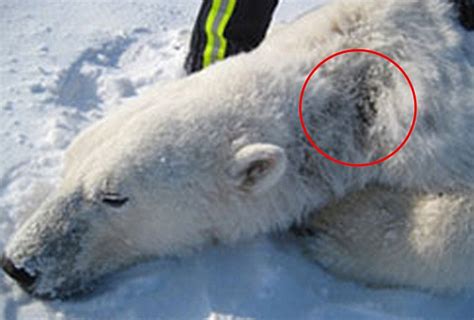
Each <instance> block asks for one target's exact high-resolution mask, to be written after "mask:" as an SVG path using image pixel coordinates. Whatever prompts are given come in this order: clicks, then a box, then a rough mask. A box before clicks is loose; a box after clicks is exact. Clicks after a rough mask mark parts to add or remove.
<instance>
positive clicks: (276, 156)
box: [229, 143, 287, 193]
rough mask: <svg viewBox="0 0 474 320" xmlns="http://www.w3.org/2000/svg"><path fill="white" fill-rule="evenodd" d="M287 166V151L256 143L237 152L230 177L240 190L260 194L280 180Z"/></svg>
mask: <svg viewBox="0 0 474 320" xmlns="http://www.w3.org/2000/svg"><path fill="white" fill-rule="evenodd" d="M286 164H287V158H286V153H285V150H283V149H282V148H280V147H279V146H276V145H273V144H264V143H255V144H251V145H247V146H245V147H243V148H241V149H240V150H239V151H237V153H236V154H235V155H234V157H233V159H232V164H231V167H230V170H229V175H230V179H231V182H232V184H233V185H234V186H235V187H236V188H237V189H238V190H240V191H244V192H251V193H259V192H263V191H266V190H268V189H270V188H271V187H272V186H274V185H275V184H276V183H277V182H278V181H279V180H280V178H281V177H282V175H283V174H284V172H285V170H286Z"/></svg>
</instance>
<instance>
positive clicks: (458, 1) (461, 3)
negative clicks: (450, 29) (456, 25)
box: [453, 0, 474, 31]
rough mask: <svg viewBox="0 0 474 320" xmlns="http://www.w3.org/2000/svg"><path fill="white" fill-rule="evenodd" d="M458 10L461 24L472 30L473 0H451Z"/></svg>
mask: <svg viewBox="0 0 474 320" xmlns="http://www.w3.org/2000/svg"><path fill="white" fill-rule="evenodd" d="M453 2H454V3H455V7H456V9H457V10H458V19H459V22H461V25H462V26H463V27H464V28H466V29H467V30H469V31H472V30H474V0H453Z"/></svg>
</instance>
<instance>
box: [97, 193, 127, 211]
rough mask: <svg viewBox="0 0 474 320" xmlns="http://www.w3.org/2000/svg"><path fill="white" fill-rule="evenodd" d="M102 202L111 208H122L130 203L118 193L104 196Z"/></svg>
mask: <svg viewBox="0 0 474 320" xmlns="http://www.w3.org/2000/svg"><path fill="white" fill-rule="evenodd" d="M102 202H103V203H105V204H107V205H109V206H111V207H114V208H120V207H122V206H123V205H124V204H126V203H127V202H128V198H127V197H123V196H121V195H119V194H116V193H108V194H104V195H103V196H102Z"/></svg>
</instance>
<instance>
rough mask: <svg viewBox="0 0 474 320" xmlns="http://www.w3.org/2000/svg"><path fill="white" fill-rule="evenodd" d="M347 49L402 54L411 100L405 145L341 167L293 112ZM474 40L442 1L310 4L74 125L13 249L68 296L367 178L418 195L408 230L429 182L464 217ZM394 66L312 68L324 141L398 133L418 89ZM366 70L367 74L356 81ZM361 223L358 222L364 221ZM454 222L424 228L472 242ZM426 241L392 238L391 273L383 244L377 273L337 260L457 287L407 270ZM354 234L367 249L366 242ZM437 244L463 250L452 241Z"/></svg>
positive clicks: (358, 59) (338, 151)
mask: <svg viewBox="0 0 474 320" xmlns="http://www.w3.org/2000/svg"><path fill="white" fill-rule="evenodd" d="M349 47H364V48H371V49H374V50H378V51H381V52H383V53H385V54H387V55H389V56H391V57H392V58H393V59H395V60H397V61H398V62H399V63H400V64H401V65H402V66H403V67H404V68H405V70H406V71H407V72H408V74H409V75H410V76H411V78H412V81H413V83H414V85H415V87H416V90H417V94H418V99H419V116H418V122H417V126H416V130H415V132H414V134H413V136H412V138H411V140H410V141H409V143H408V144H407V145H406V147H405V148H404V149H403V150H402V151H401V152H399V153H398V155H397V156H396V157H394V158H393V159H391V160H389V161H387V162H385V163H384V164H382V165H379V166H375V167H370V168H363V169H362V168H348V167H341V166H340V165H337V164H334V163H332V162H329V161H328V160H326V159H324V158H323V157H322V156H320V155H318V154H316V153H315V151H314V150H312V149H311V147H310V146H309V145H308V143H307V142H306V140H305V138H304V137H303V134H302V132H301V128H300V125H299V120H298V116H297V98H298V94H299V90H300V88H301V84H302V83H303V80H304V78H305V76H306V75H307V74H308V73H309V71H310V70H311V68H312V67H313V66H314V65H315V64H316V63H317V62H318V61H320V60H321V59H323V58H324V57H326V56H327V55H329V54H330V53H332V52H335V51H338V50H341V49H345V48H349ZM473 48H474V41H473V36H472V34H469V33H467V32H465V31H464V30H462V29H461V27H460V26H459V25H458V23H457V21H456V19H455V13H454V12H453V11H452V10H451V7H450V6H449V5H448V4H447V3H446V2H445V1H443V0H413V1H398V0H397V1H394V0H389V1H383V2H381V1H376V0H370V1H358V0H347V1H341V2H338V3H335V4H334V5H331V6H328V7H325V8H323V9H321V10H318V11H315V12H313V13H310V14H308V15H306V16H304V17H302V18H301V19H299V20H298V21H296V22H294V23H293V24H291V25H289V26H287V27H285V28H282V29H281V30H279V31H278V32H275V33H274V34H272V35H271V36H269V38H268V39H267V40H266V41H265V42H264V43H263V44H262V46H261V47H260V48H258V49H256V50H255V51H253V52H251V53H248V54H241V55H239V56H237V57H232V58H229V59H227V60H226V61H225V62H220V63H216V64H215V65H213V66H211V67H209V68H207V69H205V70H203V71H201V72H199V73H197V74H194V75H192V76H189V77H187V78H185V79H182V80H179V81H176V82H173V83H169V84H167V85H164V86H163V85H159V87H158V88H153V89H152V90H150V91H149V92H148V93H146V94H144V95H142V96H140V97H139V98H138V99H137V100H135V101H133V102H132V105H131V106H129V107H127V108H125V109H124V110H121V111H118V112H116V113H115V114H113V115H110V116H109V117H107V118H105V119H103V120H101V121H99V122H98V123H96V124H94V125H93V126H91V127H90V128H89V129H87V130H85V131H84V132H83V133H81V134H80V135H79V137H78V138H77V139H76V140H75V141H74V143H73V144H72V145H71V146H70V148H69V150H68V153H67V158H66V164H65V171H64V177H63V183H62V185H61V186H60V187H59V189H58V191H57V192H56V193H55V194H54V195H53V196H52V197H51V199H49V200H48V201H47V202H45V204H43V206H42V207H41V208H39V210H38V211H37V212H36V213H35V214H34V215H33V216H32V218H31V219H29V221H28V222H27V223H26V224H25V225H24V226H23V227H22V228H21V229H20V230H19V231H18V232H17V233H16V235H15V236H14V238H13V239H12V240H11V241H10V243H9V245H8V246H7V249H6V255H7V256H8V257H9V258H10V259H11V260H12V261H13V262H14V263H15V264H16V265H17V266H18V267H23V268H25V269H26V270H27V271H29V272H30V273H34V274H37V275H38V276H39V278H38V280H37V284H36V285H35V287H34V288H31V291H33V292H34V293H35V294H39V295H52V296H67V295H69V294H71V293H73V292H75V291H77V290H80V289H84V288H85V287H86V286H87V284H88V282H89V281H90V280H91V279H96V278H97V277H99V276H101V275H102V274H104V273H106V272H110V271H113V270H116V269H117V268H119V267H120V266H123V265H129V264H131V263H133V262H136V261H139V260H141V259H144V258H146V257H156V256H165V255H178V254H182V253H185V252H188V251H189V250H193V249H196V248H201V247H203V246H204V245H206V244H209V243H215V242H216V241H217V242H224V243H229V242H234V241H237V240H241V239H245V238H250V237H253V236H255V235H257V234H259V233H264V232H269V231H272V230H277V229H286V228H288V227H289V226H290V225H291V224H293V223H298V222H300V221H302V220H303V219H304V218H305V217H307V216H308V215H309V213H315V214H317V213H318V210H319V209H322V208H324V207H325V206H326V205H328V204H329V203H332V202H334V201H337V200H338V199H342V201H344V199H346V197H347V196H348V195H349V194H351V193H353V192H357V191H360V192H363V190H364V189H366V188H368V187H370V186H373V185H385V186H389V187H390V190H393V192H394V194H397V195H398V194H401V195H400V197H402V198H403V197H404V196H403V194H404V193H403V192H410V193H416V194H420V199H419V200H418V198H417V200H414V202H413V206H406V207H404V211H403V212H402V213H401V215H402V216H408V217H410V219H413V220H416V221H418V222H417V224H416V226H417V227H415V229H414V230H411V229H410V230H411V231H410V235H414V234H415V235H416V234H417V232H418V231H417V230H418V228H419V227H422V226H424V225H425V224H426V225H428V227H427V228H429V229H430V230H433V232H434V231H435V230H437V228H438V227H437V225H438V224H436V223H435V224H433V225H432V224H431V223H432V222H431V220H430V219H428V218H427V217H428V216H427V215H425V214H423V212H425V209H424V208H425V206H423V205H421V204H420V203H421V202H423V201H424V200H423V199H425V198H430V197H431V196H432V195H433V194H437V193H438V192H447V191H449V192H450V194H452V197H453V199H459V200H456V201H455V202H456V203H458V204H457V205H454V204H453V205H451V204H446V205H445V204H444V202H441V203H438V202H436V201H435V202H432V203H431V204H430V205H429V207H430V208H433V207H434V209H433V210H434V212H436V213H437V215H438V216H440V215H441V213H444V216H443V219H446V220H443V221H444V222H443V224H446V225H451V224H452V225H453V226H460V225H461V224H460V221H461V220H458V219H461V218H460V217H463V218H462V219H465V220H462V221H467V223H468V224H469V223H470V225H472V203H471V202H469V201H468V200H466V199H465V198H466V197H470V196H472V188H473V186H474V170H473V169H474V168H473V167H474V164H473V161H472V158H473V150H474V145H473V143H474V142H473V141H474V133H473V130H472V125H473V123H474V121H473V120H474V113H473V110H474V108H473V105H472V100H473V99H472V96H473V92H472V88H473V87H474V79H473V74H474V67H473V66H474V52H473V50H474V49H473ZM391 70H392V69H390V67H388V66H387V65H386V64H385V63H384V62H383V61H382V60H380V59H378V58H376V57H367V56H364V55H354V56H352V57H351V58H347V57H339V58H338V59H336V60H334V61H333V62H332V63H329V64H328V65H327V66H325V67H324V68H323V69H322V70H321V72H320V73H319V74H318V76H317V77H316V78H315V79H314V84H315V85H314V88H317V89H315V90H308V92H307V94H306V96H305V99H306V102H305V109H304V114H305V119H306V121H307V125H308V126H309V127H310V130H311V131H312V134H313V135H314V137H315V139H316V140H317V142H318V144H319V145H320V146H321V147H322V148H323V149H324V150H328V152H331V153H332V154H334V155H336V156H337V157H338V158H340V159H342V160H346V161H354V162H365V161H368V160H373V159H375V158H377V157H379V156H381V155H385V154H386V152H387V150H391V149H393V148H394V147H396V145H397V144H398V143H399V142H400V141H401V140H402V138H403V137H404V135H405V133H406V132H407V130H408V125H409V123H410V121H411V118H412V103H411V96H410V94H409V91H408V90H407V85H406V83H405V82H404V80H403V78H402V77H401V76H400V74H399V73H398V72H396V71H393V70H392V71H391ZM360 74H366V75H367V78H366V79H365V80H362V81H361V80H360V79H359V80H358V78H357V77H358V76H359V75H360ZM365 86H367V90H369V91H367V92H365V91H364V90H365V89H364V88H365ZM370 90H375V93H373V92H372V91H370ZM360 99H362V100H360ZM364 99H366V100H364ZM368 101H369V102H370V103H373V105H374V107H375V108H376V110H377V112H376V115H375V116H373V117H371V116H370V115H368V117H369V118H370V119H371V120H370V121H372V123H371V124H370V126H369V125H365V124H363V123H361V122H360V121H358V120H357V119H358V117H359V116H360V115H359V114H358V113H357V110H356V106H357V105H358V104H359V105H360V103H362V104H364V103H369V102H368ZM406 190H408V191H406ZM107 193H114V194H118V196H119V197H126V198H128V202H127V203H126V204H125V205H124V206H123V207H121V208H112V207H110V206H109V205H107V204H106V203H103V199H104V198H107V195H106V194H107ZM115 196H117V195H115ZM366 199H367V201H371V200H370V197H367V198H366ZM393 201H395V203H397V201H398V200H397V198H395V200H393ZM453 201H454V200H453ZM351 203H353V202H351ZM358 205H360V208H361V210H366V209H367V208H368V209H367V210H366V211H367V214H369V213H371V212H372V209H371V208H372V207H371V206H372V205H371V203H370V202H362V203H360V204H358V203H355V204H354V206H353V208H352V209H353V211H354V215H355V214H356V213H357V212H358ZM430 210H431V209H430ZM451 210H453V212H451ZM457 213H459V214H457ZM334 216H337V215H334ZM366 219H368V220H369V221H370V223H368V226H369V225H380V223H379V220H378V215H377V214H369V215H368V216H367V217H366ZM366 219H364V220H363V221H366ZM371 219H373V221H372V220H371ZM425 219H427V220H426V221H425ZM352 220H353V219H352V218H351V220H350V221H352ZM451 220H452V222H450V221H451ZM331 223H332V222H331V219H328V224H329V226H330V224H331ZM394 223H395V222H394ZM396 223H402V224H403V223H404V222H403V221H398V222H396ZM356 225H357V227H358V228H359V229H360V232H362V233H368V232H372V229H366V228H365V225H364V224H356ZM368 226H367V228H368ZM418 226H419V227H418ZM380 227H381V228H382V226H380ZM387 227H389V226H387ZM453 228H454V229H452V230H450V232H449V239H445V238H444V237H445V234H444V233H442V232H438V233H437V236H435V238H433V239H434V240H433V241H440V242H441V243H446V242H448V243H449V242H450V241H451V239H452V241H456V242H458V241H459V243H472V238H470V240H469V241H470V242H469V241H468V239H465V237H467V236H469V232H463V231H461V230H458V229H457V227H453ZM400 229H401V230H408V229H409V228H407V227H405V226H403V225H402V226H401V227H400ZM334 230H338V229H337V228H335V229H334ZM335 232H337V231H335ZM378 232H379V231H378V230H377V231H375V232H374V233H373V237H377V235H378ZM341 233H342V234H338V236H337V237H338V238H340V241H342V242H343V244H344V243H345V241H349V239H350V237H346V236H345V231H344V230H341ZM402 235H408V231H407V232H405V233H403V232H402ZM367 236H369V235H367ZM436 237H439V239H438V240H436ZM471 237H472V236H471ZM417 239H418V238H417ZM419 239H421V240H420V241H421V244H416V245H415V243H413V242H410V241H408V240H407V238H404V239H401V240H400V241H401V243H402V244H403V245H400V248H401V250H402V251H401V252H397V251H391V252H393V254H394V255H393V256H392V258H393V259H395V260H397V261H398V262H399V263H398V264H397V265H396V268H395V269H396V270H394V271H393V274H392V276H390V275H387V274H384V273H383V272H380V270H378V268H383V265H382V264H378V263H377V262H376V261H377V258H378V257H374V260H370V261H371V263H373V265H371V269H374V270H372V272H370V273H367V274H366V275H367V276H364V273H361V268H365V267H367V265H364V264H362V263H361V262H360V261H359V262H357V263H359V264H358V266H359V267H354V266H355V262H354V261H358V260H357V259H354V260H349V259H346V258H344V257H343V258H341V261H347V262H348V267H347V268H341V270H346V271H347V270H348V271H347V272H342V271H340V269H338V268H335V271H336V272H341V273H344V275H345V276H347V277H350V278H359V279H360V278H362V279H364V280H368V279H367V278H369V277H373V278H372V280H373V281H372V282H375V283H377V282H379V283H380V284H385V283H390V284H401V285H404V284H408V285H413V286H419V287H424V288H434V287H443V288H449V287H456V288H458V287H460V282H461V281H459V280H458V278H456V279H455V277H454V276H453V277H446V279H447V281H446V282H445V283H442V284H441V282H440V284H439V285H438V284H437V282H436V279H437V277H438V276H440V275H441V273H439V270H438V269H437V268H436V267H434V268H432V269H430V270H429V272H431V274H430V275H426V276H425V277H423V278H419V280H417V279H418V278H417V277H414V278H413V279H409V280H407V279H406V275H407V273H409V271H408V270H411V267H410V266H411V265H412V264H411V261H407V259H406V257H407V256H410V255H406V254H405V252H404V251H403V250H408V251H410V252H411V251H412V250H418V249H417V248H421V247H423V245H424V242H423V241H425V239H427V237H425V236H421V237H420V238H419ZM426 241H428V240H426ZM429 241H432V238H430V240H429ZM320 243H321V246H322V248H321V249H320V252H324V250H325V249H327V248H330V247H329V246H330V245H331V242H330V241H328V242H320ZM360 243H361V245H363V246H369V248H370V242H364V241H361V242H360ZM411 245H413V247H412V246H411ZM326 246H327V247H326ZM342 247H344V246H342ZM426 248H427V250H428V251H429V250H430V248H431V247H430V245H429V244H426ZM446 248H447V250H465V251H466V252H467V253H468V255H467V257H468V258H467V259H470V260H469V261H468V262H473V261H472V257H473V255H472V250H473V246H472V245H470V246H467V245H466V247H465V246H464V245H459V246H457V245H453V246H451V245H447V246H446ZM336 249H337V251H335V252H338V254H339V252H342V251H340V250H339V248H336ZM374 250H375V249H374ZM420 250H421V249H420ZM326 251H327V250H326ZM422 251H423V250H421V251H419V252H422ZM377 252H379V251H377ZM417 252H418V251H417ZM397 254H398V256H397ZM315 255H316V256H317V257H318V259H319V260H320V261H323V260H324V258H322V257H319V256H318V255H317V254H316V253H315ZM328 255H329V254H328ZM335 255H336V254H335ZM411 255H416V253H411ZM425 256H426V257H428V259H431V257H433V260H432V262H433V264H436V265H437V264H439V265H443V266H447V269H446V270H447V271H446V270H445V271H443V272H445V273H446V274H449V275H452V273H453V272H456V271H457V270H464V269H463V268H464V267H463V266H464V263H465V261H464V260H462V259H461V260H460V261H459V262H458V261H457V260H453V262H452V263H451V264H449V263H448V262H446V260H443V259H445V258H444V256H441V255H432V254H427V255H425ZM446 257H459V255H456V253H452V252H451V251H450V252H449V254H447V255H446ZM367 261H368V260H367ZM458 263H459V264H462V265H459V264H458ZM326 265H329V264H326ZM427 272H428V271H427ZM378 279H380V281H379V280H378ZM449 279H455V280H453V281H452V282H451V281H449Z"/></svg>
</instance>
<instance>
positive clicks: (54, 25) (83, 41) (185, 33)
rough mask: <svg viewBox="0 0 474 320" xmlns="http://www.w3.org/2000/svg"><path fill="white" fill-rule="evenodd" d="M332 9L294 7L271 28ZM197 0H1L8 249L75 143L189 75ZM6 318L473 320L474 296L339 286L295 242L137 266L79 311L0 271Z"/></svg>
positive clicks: (309, 3) (2, 207) (0, 188)
mask: <svg viewBox="0 0 474 320" xmlns="http://www.w3.org/2000/svg"><path fill="white" fill-rule="evenodd" d="M326 1H327V0H318V1H314V0H286V1H281V3H280V4H279V6H278V9H277V12H276V15H275V19H274V23H282V22H285V21H288V20H291V19H293V18H295V17H296V16H298V15H300V14H302V13H303V12H305V11H307V10H308V9H310V8H312V7H314V6H317V5H320V4H322V3H324V2H326ZM199 5H200V1H199V0H193V1H188V0H179V1H167V0H135V1H129V0H126V1H124V0H120V1H105V0H95V1H91V0H84V1H64V0H54V1H50V0H48V1H39V0H36V1H33V0H22V1H9V0H1V1H0V33H1V34H0V41H1V48H2V50H0V75H1V78H0V79H1V86H0V123H1V127H0V250H2V249H3V248H4V246H5V244H6V241H7V240H8V237H9V236H10V235H11V234H12V233H13V231H14V230H15V228H17V227H18V225H19V224H20V223H21V222H22V221H23V220H24V219H25V217H27V216H28V215H29V214H31V212H32V211H33V210H34V209H35V208H36V207H37V206H38V203H40V202H41V201H42V200H43V199H44V198H45V196H46V195H47V194H48V192H49V190H51V189H52V188H53V186H54V185H55V183H57V181H58V176H59V172H60V170H61V160H62V156H63V153H64V150H65V148H66V147H67V146H68V144H69V143H70V141H71V139H73V138H74V136H75V135H76V134H77V133H78V132H79V131H80V130H82V129H83V128H84V127H86V126H87V125H89V124H91V123H92V122H94V121H96V120H97V119H99V118H101V117H103V116H104V115H106V114H107V113H108V112H110V111H111V110H112V109H113V108H114V107H117V106H118V105H120V104H121V103H123V102H124V101H126V100H127V99H133V97H135V96H137V95H140V92H141V91H142V90H144V89H146V88H147V87H149V86H150V85H152V84H155V83H157V82H162V81H167V80H169V79H174V78H178V77H183V76H184V73H183V71H182V64H183V60H184V57H185V53H186V50H187V46H188V41H189V36H190V30H191V27H192V25H193V23H194V18H195V16H196V13H197V10H198V8H199ZM0 310H1V313H0V316H2V317H3V318H4V319H12V320H13V319H43V318H45V319H105V318H107V319H248V318H255V319H345V318H349V319H381V318H382V319H395V318H397V319H398V318H417V319H474V292H473V291H468V292H462V293H459V294H457V295H454V296H453V295H451V296H433V295H430V294H425V293H421V292H416V291H408V290H401V289H374V288H372V289H371V288H366V287H363V286H360V285H358V284H355V283H351V282H345V281H342V280H339V279H336V278H334V277H332V276H330V275H328V274H327V273H325V272H324V271H323V270H321V269H320V268H319V267H318V266H316V265H315V264H313V263H311V262H310V261H309V260H307V259H305V257H304V256H302V254H301V252H300V251H299V249H298V246H297V245H296V244H295V240H294V239H292V238H291V237H290V236H289V235H275V236H271V237H262V238H259V239H256V240H253V241H249V242H246V243H241V244H239V245H235V246H233V247H215V248H210V249H207V250H204V251H203V252H201V253H197V254H194V255H192V256H189V257H186V258H183V259H176V260H173V259H167V260H158V261H155V262H149V263H145V264H142V265H138V266H136V267H134V268H131V269H129V270H127V271H124V272H120V273H118V274H115V275H111V276H109V277H107V279H105V280H104V281H103V282H102V283H101V285H100V286H99V288H98V290H97V291H96V292H95V293H94V294H93V295H91V296H88V297H84V298H81V299H80V300H74V301H69V302H61V301H41V300H37V299H34V298H31V297H30V296H28V295H27V294H25V293H24V292H23V291H21V289H19V287H18V286H17V285H16V284H15V283H14V282H13V281H12V280H11V279H9V278H7V277H6V275H5V274H4V273H1V274H0Z"/></svg>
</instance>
